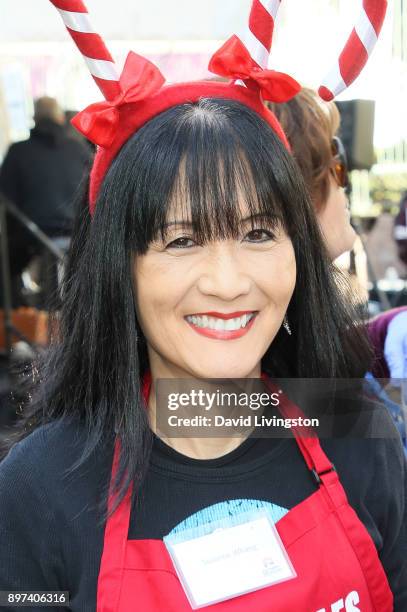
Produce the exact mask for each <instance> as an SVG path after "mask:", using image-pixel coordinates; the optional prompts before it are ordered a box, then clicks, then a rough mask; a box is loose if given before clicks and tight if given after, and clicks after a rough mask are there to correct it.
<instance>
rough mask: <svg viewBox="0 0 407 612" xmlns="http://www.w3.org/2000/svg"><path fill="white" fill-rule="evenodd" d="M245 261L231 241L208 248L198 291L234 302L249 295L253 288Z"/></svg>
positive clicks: (202, 263)
mask: <svg viewBox="0 0 407 612" xmlns="http://www.w3.org/2000/svg"><path fill="white" fill-rule="evenodd" d="M244 264H245V262H244V259H243V258H242V256H241V255H240V256H239V254H238V253H237V252H236V249H234V248H233V245H232V244H230V243H229V241H221V242H217V243H214V244H212V245H211V247H209V248H208V255H207V257H206V258H205V259H204V260H203V261H202V262H201V266H202V269H201V272H200V274H199V279H198V289H199V291H200V292H201V293H203V294H204V295H207V296H213V297H217V298H219V299H221V300H224V301H232V300H235V299H236V298H238V297H239V296H242V295H247V294H248V293H249V292H250V289H251V287H252V282H253V281H252V278H251V276H250V271H249V269H248V268H247V261H246V266H245V265H244Z"/></svg>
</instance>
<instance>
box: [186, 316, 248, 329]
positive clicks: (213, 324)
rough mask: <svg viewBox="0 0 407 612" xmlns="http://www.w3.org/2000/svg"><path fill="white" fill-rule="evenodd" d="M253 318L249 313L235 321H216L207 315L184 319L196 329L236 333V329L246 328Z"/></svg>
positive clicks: (216, 319)
mask: <svg viewBox="0 0 407 612" xmlns="http://www.w3.org/2000/svg"><path fill="white" fill-rule="evenodd" d="M253 317H254V314H253V313H250V314H245V315H243V316H241V317H236V318H235V319H218V318H216V317H208V316H207V315H203V316H198V315H192V316H188V317H186V319H187V321H188V322H189V323H192V324H193V325H196V326H197V327H203V328H206V329H213V330H216V331H237V330H238V329H242V328H244V327H246V326H247V324H248V323H249V322H250V321H251V320H252V318H253Z"/></svg>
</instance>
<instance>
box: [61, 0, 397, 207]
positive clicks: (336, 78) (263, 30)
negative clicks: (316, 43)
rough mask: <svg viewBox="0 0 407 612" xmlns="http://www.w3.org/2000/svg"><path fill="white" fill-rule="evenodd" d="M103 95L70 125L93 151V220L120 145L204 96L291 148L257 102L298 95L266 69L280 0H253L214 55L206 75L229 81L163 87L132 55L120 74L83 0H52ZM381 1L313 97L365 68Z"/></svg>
mask: <svg viewBox="0 0 407 612" xmlns="http://www.w3.org/2000/svg"><path fill="white" fill-rule="evenodd" d="M50 2H51V3H52V4H53V5H54V6H55V7H56V8H57V10H58V12H59V13H60V15H61V17H62V20H63V22H64V24H65V26H66V28H67V30H68V32H69V34H70V35H71V37H72V39H73V40H74V42H75V44H76V46H77V47H78V49H79V51H80V52H81V54H82V55H83V58H84V60H85V62H86V64H87V66H88V68H89V70H90V73H91V74H92V76H93V78H94V80H95V82H96V84H97V85H98V87H99V89H100V90H101V92H102V94H103V96H104V98H105V101H103V102H97V103H95V104H91V105H90V106H88V107H87V108H86V109H85V110H83V111H82V112H80V113H79V114H78V115H76V116H75V117H74V118H73V120H72V123H73V125H74V126H75V127H76V128H77V129H78V130H79V131H80V132H81V133H82V134H84V136H86V138H88V140H90V141H91V142H93V143H94V144H96V145H98V149H97V153H96V156H95V160H94V163H93V167H92V170H91V174H90V186H89V209H90V212H91V214H92V215H93V213H94V210H95V205H96V199H97V195H98V192H99V189H100V186H101V183H102V181H103V178H104V176H105V174H106V172H107V170H108V168H109V167H110V164H111V163H112V161H113V159H114V158H115V156H116V155H117V153H118V152H119V150H120V149H121V147H122V146H123V145H124V144H125V142H126V141H127V140H128V139H129V138H130V137H131V136H132V135H133V134H134V133H135V132H137V130H138V129H139V128H140V127H141V126H143V125H144V124H145V123H147V121H149V120H150V119H152V118H153V117H155V116H156V115H158V114H160V113H162V112H164V111H165V110H168V109H169V108H171V107H173V106H176V105H178V104H185V103H194V102H197V101H199V100H200V99H201V98H203V97H209V98H226V99H230V100H235V101H238V102H241V103H242V104H245V105H246V106H248V107H249V108H251V109H252V110H254V111H255V112H257V113H258V114H259V115H260V116H261V117H262V118H263V119H264V120H265V121H266V122H267V123H268V124H269V125H270V126H271V127H272V129H273V130H274V131H275V133H276V134H277V135H278V136H279V137H280V139H281V140H282V142H283V144H284V145H285V146H286V148H287V149H289V145H288V142H287V139H286V136H285V134H284V132H283V130H282V128H281V126H280V124H279V122H278V121H277V118H276V117H275V116H274V114H273V113H272V112H271V111H269V110H268V109H267V108H266V107H265V105H264V103H263V101H264V100H269V101H272V102H286V101H288V100H290V99H291V98H292V97H294V96H295V95H296V94H297V93H298V92H299V90H300V89H301V87H300V85H299V84H298V83H297V81H295V80H294V79H293V78H292V77H290V76H289V75H287V74H284V73H281V72H277V71H275V70H269V69H268V68H267V66H268V60H269V56H270V50H271V45H272V38H273V31H274V22H275V18H276V15H277V12H278V9H279V7H280V0H253V3H252V8H251V12H250V17H249V22H248V24H247V26H246V28H245V30H244V33H243V35H240V36H237V35H233V36H232V37H231V38H229V39H228V40H227V41H226V43H225V44H224V45H223V46H222V47H221V48H220V49H219V50H218V51H217V52H216V53H215V54H214V55H213V56H212V58H211V60H210V62H209V70H210V71H211V72H212V73H214V74H216V75H218V76H221V77H225V78H227V79H229V81H228V82H226V83H224V82H216V81H210V80H207V81H195V82H189V83H178V84H174V85H165V78H164V76H163V75H162V74H161V72H160V70H159V69H158V68H157V67H156V66H155V65H154V64H153V63H152V62H150V61H149V60H147V59H146V58H144V57H142V56H140V55H137V54H136V53H133V52H130V53H129V54H128V56H127V59H126V62H125V65H124V68H123V71H122V73H121V75H119V73H118V70H117V68H116V66H115V64H114V61H113V59H112V56H111V55H110V53H109V51H108V49H107V47H106V45H105V43H104V42H103V40H102V38H101V36H100V35H99V34H98V33H97V32H95V31H94V29H93V27H92V25H91V23H90V20H89V15H88V11H87V9H86V7H85V5H84V3H83V2H82V0H50ZM386 6H387V0H363V8H362V16H361V17H360V18H359V21H358V22H357V25H356V26H355V28H354V30H353V31H352V34H351V36H350V37H349V39H348V41H347V43H346V45H345V47H344V50H343V51H342V53H341V55H340V57H339V60H338V64H337V66H336V67H335V68H334V69H333V70H332V71H331V72H330V73H329V74H328V76H327V77H326V79H324V81H323V84H322V86H321V87H320V88H319V93H320V95H321V97H323V98H324V99H327V100H329V99H332V98H333V97H334V96H335V95H337V94H338V93H340V92H341V91H343V90H344V89H345V88H346V87H347V86H348V85H350V84H351V83H352V82H353V81H354V80H355V78H356V77H357V76H358V74H359V73H360V72H361V70H362V68H363V67H364V65H365V64H366V61H367V59H368V56H369V55H370V53H371V51H372V49H373V47H374V45H375V43H376V41H377V37H378V34H379V32H380V29H381V26H382V23H383V20H384V16H385V12H386Z"/></svg>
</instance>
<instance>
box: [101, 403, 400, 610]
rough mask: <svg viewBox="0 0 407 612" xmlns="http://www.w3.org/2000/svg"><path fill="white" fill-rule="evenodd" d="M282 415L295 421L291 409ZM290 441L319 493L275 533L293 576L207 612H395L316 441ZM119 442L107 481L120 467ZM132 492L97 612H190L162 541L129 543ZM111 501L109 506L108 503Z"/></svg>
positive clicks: (108, 557) (112, 534) (112, 532)
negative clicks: (314, 481)
mask: <svg viewBox="0 0 407 612" xmlns="http://www.w3.org/2000/svg"><path fill="white" fill-rule="evenodd" d="M279 408H280V410H281V412H282V413H283V414H284V415H285V416H287V415H290V416H293V415H298V414H300V412H299V409H298V408H297V407H296V406H293V404H290V402H287V405H285V406H282V405H281V403H280V406H279ZM294 434H295V439H296V441H297V444H298V447H299V449H300V451H301V453H302V455H303V457H304V460H305V462H306V464H307V466H308V468H309V469H310V470H311V471H312V473H313V475H314V477H315V479H316V481H317V483H318V485H319V488H318V490H317V491H316V492H315V493H313V494H312V495H311V496H310V497H308V498H307V499H305V500H304V501H302V502H301V503H299V504H297V505H296V506H294V508H292V509H291V510H290V511H289V512H288V513H287V514H285V516H283V517H282V518H281V519H280V520H279V521H278V522H277V523H276V528H277V530H278V532H279V534H280V537H281V540H282V542H283V544H284V546H285V549H286V551H287V553H288V555H289V557H290V559H291V562H292V564H293V566H294V568H295V570H296V573H297V577H296V578H293V579H292V580H288V581H286V582H282V583H279V584H276V585H274V586H269V587H266V588H263V589H260V590H258V591H255V592H252V593H247V594H246V595H240V596H238V597H234V598H233V599H229V600H227V601H223V602H221V603H217V604H213V605H211V606H205V607H204V608H201V610H208V612H217V611H219V612H240V611H243V610H244V611H245V612H251V611H252V610H253V611H255V612H359V611H360V612H392V611H393V595H392V592H391V590H390V587H389V583H388V581H387V577H386V575H385V573H384V570H383V567H382V565H381V562H380V560H379V557H378V553H377V550H376V547H375V545H374V542H373V540H372V539H371V537H370V535H369V533H368V531H367V530H366V528H365V526H364V525H363V523H362V522H361V521H360V520H359V518H358V516H357V515H356V513H355V511H354V510H353V508H351V506H350V505H349V503H348V500H347V497H346V493H345V491H344V489H343V487H342V485H341V483H340V480H339V477H338V474H337V472H336V471H335V468H334V466H333V465H332V464H331V462H330V461H329V459H328V458H327V456H326V454H325V453H324V451H323V450H322V448H321V446H320V443H319V440H318V438H317V437H307V438H304V437H300V436H298V434H296V432H295V430H294ZM119 448H120V443H119V440H118V439H116V444H115V451H114V458H113V467H112V478H111V482H113V478H114V475H115V472H116V469H117V466H118V458H119ZM131 493H132V491H131V488H129V490H128V492H127V494H126V496H125V498H124V499H123V501H122V503H121V504H120V506H119V507H118V508H117V509H116V511H115V512H114V513H113V515H111V516H110V518H109V519H108V521H107V524H106V528H105V535H104V548H103V554H102V559H101V566H100V573H99V578H98V591H97V612H189V611H190V610H191V609H192V608H191V606H190V604H189V602H188V599H187V597H186V595H185V593H184V590H183V588H182V586H181V583H180V581H179V579H178V576H177V574H176V571H175V568H174V566H173V563H172V561H171V558H170V556H169V554H168V552H167V549H166V547H165V545H164V543H163V541H162V540H128V539H127V536H128V530H129V522H130V510H131V507H130V506H131V503H130V502H131ZM111 503H112V499H111V498H110V499H109V504H111Z"/></svg>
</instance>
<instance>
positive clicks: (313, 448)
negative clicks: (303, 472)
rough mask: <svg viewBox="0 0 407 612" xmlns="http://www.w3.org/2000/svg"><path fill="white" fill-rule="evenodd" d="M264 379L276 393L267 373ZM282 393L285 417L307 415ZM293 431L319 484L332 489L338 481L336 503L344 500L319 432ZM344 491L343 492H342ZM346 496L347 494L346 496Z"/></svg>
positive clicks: (280, 407) (299, 429) (310, 430)
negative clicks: (339, 492) (320, 440)
mask: <svg viewBox="0 0 407 612" xmlns="http://www.w3.org/2000/svg"><path fill="white" fill-rule="evenodd" d="M262 379H263V381H264V384H265V385H266V387H267V388H268V389H269V390H270V391H272V392H273V393H276V392H277V391H278V389H277V387H276V386H275V384H274V383H273V382H272V381H271V380H270V378H269V377H268V376H267V375H266V374H262ZM279 395H280V402H279V405H278V408H279V410H280V412H281V414H282V415H283V416H284V417H285V418H290V419H298V418H300V417H302V418H303V419H304V418H305V415H304V413H303V411H302V410H301V408H299V407H298V406H297V405H296V404H294V403H293V402H292V401H291V400H290V399H289V398H288V397H287V396H286V395H284V394H279ZM292 431H293V434H294V437H295V440H296V442H297V444H298V447H299V449H300V451H301V454H302V456H303V457H304V460H305V462H306V464H307V466H308V468H309V469H310V470H311V473H312V475H313V477H314V479H315V481H316V483H317V484H318V485H321V484H326V485H327V486H329V488H330V490H332V486H333V484H334V483H337V484H338V485H339V487H340V489H341V494H339V495H336V494H335V495H334V496H333V497H334V499H333V501H334V504H335V505H337V504H338V503H342V502H343V496H344V495H345V493H344V491H343V488H342V486H341V484H340V482H339V478H338V475H337V473H336V468H335V466H334V464H333V463H332V462H331V461H330V460H329V459H328V457H327V455H326V454H325V452H324V451H323V449H322V447H321V444H320V442H319V439H318V436H317V433H316V432H315V430H314V429H313V428H312V427H306V426H298V427H292ZM342 493H343V494H342ZM345 497H346V496H345Z"/></svg>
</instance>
